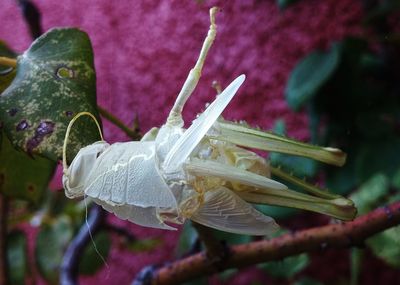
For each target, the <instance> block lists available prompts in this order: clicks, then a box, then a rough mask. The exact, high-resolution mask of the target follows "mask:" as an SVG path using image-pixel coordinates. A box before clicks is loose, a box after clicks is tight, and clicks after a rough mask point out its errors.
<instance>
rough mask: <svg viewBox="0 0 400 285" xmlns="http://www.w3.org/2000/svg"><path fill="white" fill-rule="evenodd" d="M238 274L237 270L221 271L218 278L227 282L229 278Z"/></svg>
mask: <svg viewBox="0 0 400 285" xmlns="http://www.w3.org/2000/svg"><path fill="white" fill-rule="evenodd" d="M237 273H238V270H237V269H236V268H231V269H227V270H224V271H222V272H221V273H219V274H218V277H219V279H220V280H221V281H223V282H227V281H228V279H229V278H231V277H233V276H234V275H236V274H237Z"/></svg>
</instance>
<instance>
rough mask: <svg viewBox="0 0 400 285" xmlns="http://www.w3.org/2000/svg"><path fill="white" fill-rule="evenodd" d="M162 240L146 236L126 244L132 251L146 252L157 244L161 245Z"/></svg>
mask: <svg viewBox="0 0 400 285" xmlns="http://www.w3.org/2000/svg"><path fill="white" fill-rule="evenodd" d="M162 243H163V240H162V239H158V238H148V239H141V240H135V241H133V242H131V243H129V244H128V249H129V250H131V251H133V252H146V251H152V250H153V249H155V248H157V247H158V246H160V245H162Z"/></svg>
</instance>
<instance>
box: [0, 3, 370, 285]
mask: <svg viewBox="0 0 400 285" xmlns="http://www.w3.org/2000/svg"><path fill="white" fill-rule="evenodd" d="M33 2H34V3H35V4H36V5H37V6H38V8H39V10H40V11H41V14H42V24H43V28H44V30H45V31H46V30H47V29H50V28H52V27H62V26H72V27H79V28H80V29H82V30H84V31H86V32H87V33H88V34H89V36H90V38H91V40H92V44H93V48H94V54H95V65H96V71H97V96H98V102H99V104H100V105H101V106H103V107H104V108H106V109H107V110H108V111H110V112H112V113H114V114H115V115H116V116H118V117H119V118H120V119H121V120H122V121H124V122H125V123H126V124H131V123H132V122H133V119H134V117H135V116H136V115H137V116H138V118H139V122H140V127H141V130H142V131H147V130H148V129H150V128H151V127H153V126H160V125H161V124H163V123H164V121H165V119H166V116H167V114H168V112H169V110H170V108H171V106H172V104H173V101H174V99H175V97H176V95H177V94H178V92H179V90H180V88H181V86H182V84H183V82H184V80H185V78H186V76H187V74H188V72H189V70H190V68H191V67H192V66H193V65H194V63H195V60H196V59H197V56H198V53H199V51H200V48H201V45H202V42H203V40H204V37H205V35H206V33H207V30H208V26H209V16H208V9H209V8H210V7H211V6H213V5H218V6H219V7H220V8H221V12H220V13H219V14H218V15H217V26H218V34H217V39H216V41H215V44H214V46H213V47H212V49H211V51H210V54H209V56H208V58H207V61H206V64H205V67H204V72H203V77H202V79H201V80H200V83H199V86H198V88H197V89H196V91H195V93H194V94H193V96H192V98H191V99H190V100H189V101H188V103H187V106H186V108H185V110H184V117H185V119H186V122H187V123H188V122H190V120H191V119H193V118H194V116H195V115H196V113H198V112H200V111H202V110H203V108H204V105H205V104H206V103H207V102H210V101H211V100H213V98H214V94H215V92H214V90H213V89H212V88H211V83H212V81H213V80H217V81H219V82H220V83H221V84H222V86H226V85H227V84H228V83H229V82H230V81H231V80H233V79H234V78H235V77H237V76H238V75H240V74H242V73H244V74H246V75H247V80H246V82H245V84H244V86H243V87H242V88H241V89H240V91H239V93H238V95H237V96H236V98H235V99H234V100H233V101H232V103H231V104H230V106H228V108H227V110H226V111H225V112H224V117H225V118H226V119H241V120H246V121H247V122H248V123H249V124H251V125H254V126H255V125H258V126H260V127H262V128H264V129H269V128H271V127H272V126H273V125H274V122H275V121H276V120H277V119H284V120H285V122H286V125H287V129H288V133H289V135H290V136H292V137H295V138H297V139H301V140H306V139H307V137H308V131H307V125H308V122H307V120H306V117H305V116H304V115H302V114H294V113H293V112H291V111H290V110H289V108H288V106H287V104H286V102H285V100H284V88H285V84H286V81H287V79H288V76H289V74H290V71H291V70H292V69H293V67H294V66H295V64H296V63H297V62H298V60H300V59H301V58H302V57H303V56H305V55H306V54H307V53H309V52H310V51H312V50H314V49H316V48H322V49H323V48H327V47H329V46H330V44H331V43H332V42H334V41H337V40H340V39H342V38H343V37H345V36H347V35H355V34H359V33H361V26H360V24H361V16H362V8H361V6H360V2H359V1H352V0H324V1H320V0H300V1H299V2H298V3H297V4H295V5H293V6H290V7H289V8H288V9H286V10H284V11H280V10H279V9H278V6H277V4H276V1H272V0H269V1H260V0H259V1H255V0H254V1H244V0H243V1H226V2H225V1H194V0H191V1H189V0H188V1H167V0H165V1H153V0H151V1H150V0H149V1H127V0H124V1H108V0H97V1H95V0H86V1H83V0H80V1H78V0H63V1H50V0H47V1H46V0H35V1H33ZM0 23H1V29H0V39H2V40H4V41H5V42H7V43H8V44H9V45H10V46H11V47H12V48H13V49H15V50H16V51H18V52H22V51H24V50H25V49H27V48H28V47H29V45H30V43H31V39H30V35H29V31H28V29H27V26H26V24H25V22H24V20H23V18H22V16H21V13H20V10H19V9H18V6H17V4H16V1H12V0H2V8H1V10H0ZM103 123H104V125H105V138H106V139H107V140H109V141H111V142H115V141H126V140H128V138H127V137H126V136H125V135H124V133H123V132H122V131H120V130H119V129H117V128H115V127H114V126H112V125H110V124H109V123H108V122H107V121H104V122H103ZM52 187H53V188H59V187H60V183H59V178H58V179H55V180H54V181H53V183H52ZM109 219H110V221H111V222H113V223H115V224H118V225H120V226H122V227H125V228H127V229H128V230H130V231H131V232H132V233H134V234H135V235H137V236H138V237H155V236H161V237H162V238H163V239H164V243H163V245H162V246H161V247H159V248H157V249H156V250H153V251H151V252H149V253H141V254H134V253H131V252H127V251H126V250H124V248H121V247H120V246H118V241H117V240H114V242H113V247H112V252H111V255H110V256H109V258H108V260H107V263H108V264H109V268H104V269H103V270H102V271H101V272H99V273H98V274H97V275H96V276H91V277H82V278H81V284H119V285H122V284H129V283H130V282H131V281H132V279H133V278H134V277H135V275H136V273H137V272H138V271H139V270H140V269H141V268H143V267H144V266H146V265H149V264H154V263H160V262H164V261H168V260H171V259H172V258H173V257H174V248H175V245H176V241H177V238H178V233H176V232H168V231H160V230H152V229H145V228H141V227H138V226H135V225H132V224H130V223H127V222H124V221H120V220H118V219H116V218H113V217H109ZM31 235H32V238H33V237H34V235H35V232H32V233H31ZM251 272H252V274H250V275H247V277H238V278H236V281H235V282H236V284H247V283H248V282H250V281H251V280H253V279H254V280H257V278H258V277H259V276H260V273H259V272H257V271H256V270H254V269H253V270H251ZM249 276H250V277H249ZM242 278H246V279H242ZM249 278H250V279H249ZM231 281H232V282H233V280H230V281H229V284H231ZM214 282H216V283H218V282H217V281H216V280H214ZM38 284H44V283H43V281H40V282H39V283H38Z"/></svg>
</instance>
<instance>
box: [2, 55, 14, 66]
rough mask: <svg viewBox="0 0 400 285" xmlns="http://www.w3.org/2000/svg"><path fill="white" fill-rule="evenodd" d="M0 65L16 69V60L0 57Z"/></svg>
mask: <svg viewBox="0 0 400 285" xmlns="http://www.w3.org/2000/svg"><path fill="white" fill-rule="evenodd" d="M0 65H4V66H9V67H12V68H16V67H17V60H16V59H15V58H10V57H5V56H0Z"/></svg>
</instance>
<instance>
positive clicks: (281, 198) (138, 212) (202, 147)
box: [63, 8, 356, 235]
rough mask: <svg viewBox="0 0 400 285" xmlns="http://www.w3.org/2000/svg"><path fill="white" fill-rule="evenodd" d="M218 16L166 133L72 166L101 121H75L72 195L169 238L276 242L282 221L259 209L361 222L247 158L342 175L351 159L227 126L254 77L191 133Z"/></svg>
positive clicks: (349, 210)
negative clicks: (225, 236)
mask: <svg viewBox="0 0 400 285" xmlns="http://www.w3.org/2000/svg"><path fill="white" fill-rule="evenodd" d="M216 12H217V9H216V8H213V9H211V10H210V21H211V26H210V31H209V33H208V35H207V37H206V39H205V42H204V44H203V47H202V49H201V52H200V56H199V59H198V61H197V63H196V65H195V67H194V68H193V69H192V71H191V72H190V73H189V76H188V78H187V79H186V81H185V83H184V85H183V87H182V90H181V92H180V93H179V95H178V97H177V99H176V102H175V104H174V106H173V107H172V110H171V112H170V114H169V116H168V118H167V120H166V123H165V124H164V125H163V126H161V128H160V129H152V130H151V131H150V132H149V133H148V134H146V135H145V136H144V139H142V140H141V141H132V142H125V143H115V144H112V145H110V144H108V143H106V142H105V141H104V140H103V139H102V140H101V141H99V142H96V143H94V144H92V145H89V146H87V147H84V148H82V149H81V150H80V151H79V152H78V154H77V155H76V157H75V158H74V160H73V161H72V163H71V165H70V166H68V165H67V163H66V158H65V156H66V151H65V150H66V146H67V141H68V136H69V131H70V129H71V127H72V125H73V123H74V122H75V120H76V119H78V118H79V117H80V116H82V115H87V116H91V117H92V118H93V119H94V120H95V117H94V116H93V115H91V114H90V113H87V112H84V113H79V114H77V115H76V116H75V117H74V118H73V119H72V120H71V122H70V124H69V126H68V128H67V133H66V137H65V142H64V152H63V156H64V157H63V160H64V163H63V165H64V176H63V182H64V188H65V192H66V195H67V196H68V197H71V198H72V197H79V196H88V197H90V198H92V199H93V200H94V201H95V202H96V203H98V204H99V205H101V206H102V207H103V208H104V209H106V210H107V211H109V212H112V213H114V214H115V215H117V216H118V217H120V218H121V219H126V220H129V221H131V222H133V223H136V224H138V225H142V226H147V227H153V228H161V229H169V230H174V229H175V228H173V227H172V226H171V225H169V224H182V223H183V222H184V221H185V220H186V219H191V220H193V221H195V222H197V223H199V224H202V225H205V226H208V227H211V228H215V229H219V230H223V231H226V232H232V233H239V234H249V235H269V234H271V233H273V232H274V231H275V230H276V229H277V228H278V225H277V224H276V223H275V221H274V220H273V219H272V218H271V217H268V216H266V215H264V214H263V213H261V212H259V211H258V210H256V209H255V208H254V207H253V206H252V205H251V204H250V203H262V204H270V205H278V206H285V207H294V208H299V209H305V210H310V211H314V212H318V213H322V214H326V215H330V216H333V217H335V218H339V219H343V220H349V219H352V218H353V217H354V215H355V212H356V210H355V207H354V204H353V202H352V201H350V200H348V199H346V198H343V197H341V196H338V195H333V194H330V193H328V192H325V191H322V190H319V189H317V188H316V187H308V186H307V185H306V184H305V182H304V181H302V182H299V183H302V186H303V187H304V188H305V190H307V191H308V192H310V193H311V194H312V195H309V194H303V193H298V192H295V191H292V190H290V189H288V187H287V186H286V185H284V184H282V183H280V182H277V181H274V180H272V179H271V178H270V173H271V171H275V170H274V169H273V168H271V167H270V166H269V165H268V163H267V162H266V161H265V159H264V158H263V157H261V156H259V155H257V154H256V153H254V152H252V151H249V150H248V149H245V148H242V147H246V148H255V149H261V150H267V151H276V152H283V153H287V154H292V155H299V156H305V157H310V158H313V159H316V160H319V161H322V162H325V163H330V164H334V165H342V164H343V163H344V161H345V157H346V156H345V154H344V153H343V152H341V151H340V150H338V149H333V148H323V147H317V146H311V145H308V144H304V143H300V142H296V141H294V140H291V139H288V138H284V137H280V136H277V135H274V134H271V133H267V132H263V131H261V130H258V129H252V128H250V127H249V126H247V125H243V124H235V123H232V122H227V121H225V120H223V119H222V117H221V114H222V112H223V111H224V109H225V108H226V107H227V105H228V104H229V102H230V101H231V100H232V99H233V97H234V96H235V94H236V93H237V91H238V90H239V88H240V87H241V85H242V84H243V83H244V81H245V76H244V75H240V76H239V77H237V78H236V79H235V80H234V81H233V82H232V83H231V84H230V85H229V86H228V87H226V89H225V90H224V91H222V92H221V93H220V94H219V95H218V96H217V98H216V99H215V100H214V101H213V102H212V103H211V104H210V105H209V106H208V107H207V108H206V110H205V111H204V112H203V113H202V114H200V115H199V116H198V117H197V118H196V119H195V120H194V121H193V122H192V124H191V126H190V127H189V128H188V129H184V128H183V120H182V115H181V112H182V110H183V107H184V104H185V102H186V100H187V99H188V98H189V97H190V95H191V94H192V92H193V90H194V88H195V87H196V85H197V82H198V80H199V78H200V74H201V70H202V66H203V64H204V61H205V59H206V55H207V53H208V50H209V48H210V46H211V45H212V42H213V41H214V38H215V35H216V25H215V13H216ZM99 130H100V127H99ZM275 172H276V173H280V172H278V171H275ZM281 176H282V177H283V178H289V179H288V180H290V181H291V182H293V181H296V180H295V179H294V178H292V177H291V176H285V175H281ZM293 179H294V180H293Z"/></svg>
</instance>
